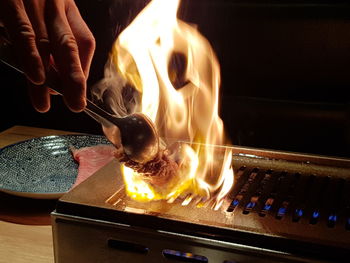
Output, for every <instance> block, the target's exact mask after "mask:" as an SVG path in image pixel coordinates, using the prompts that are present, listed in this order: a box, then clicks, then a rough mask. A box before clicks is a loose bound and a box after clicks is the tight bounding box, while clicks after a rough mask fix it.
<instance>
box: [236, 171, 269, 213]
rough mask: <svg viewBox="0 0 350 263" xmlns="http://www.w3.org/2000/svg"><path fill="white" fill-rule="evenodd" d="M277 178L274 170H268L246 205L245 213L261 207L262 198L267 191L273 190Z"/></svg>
mask: <svg viewBox="0 0 350 263" xmlns="http://www.w3.org/2000/svg"><path fill="white" fill-rule="evenodd" d="M275 179H276V176H274V175H273V171H272V170H267V171H266V173H265V175H264V177H263V179H262V180H261V182H260V184H259V185H258V188H257V189H256V191H255V193H254V194H253V195H252V196H251V198H250V202H248V203H247V204H246V205H245V208H244V210H243V214H249V212H251V211H255V210H256V209H257V208H259V207H261V205H262V201H261V200H264V199H265V197H266V195H267V193H269V192H270V191H271V188H272V186H273V181H274V180H275ZM259 210H260V209H259Z"/></svg>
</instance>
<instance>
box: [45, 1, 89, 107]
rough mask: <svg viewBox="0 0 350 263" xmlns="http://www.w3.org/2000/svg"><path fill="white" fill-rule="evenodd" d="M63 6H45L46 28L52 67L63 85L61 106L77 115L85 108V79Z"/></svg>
mask: <svg viewBox="0 0 350 263" xmlns="http://www.w3.org/2000/svg"><path fill="white" fill-rule="evenodd" d="M64 4H65V1H62V0H52V1H48V2H47V6H46V10H47V12H46V25H47V30H48V35H49V39H50V45H51V48H52V54H53V57H54V60H55V64H56V66H57V68H58V71H59V73H60V76H61V78H62V81H63V86H62V93H63V95H64V99H65V102H66V104H67V106H68V107H69V108H70V109H71V110H72V111H77V112H79V111H82V110H83V109H84V108H85V105H86V100H85V98H86V78H85V75H84V72H83V69H82V66H81V63H80V58H79V49H78V45H77V41H76V39H75V37H74V35H73V33H72V30H71V28H70V26H69V24H68V20H67V17H66V13H65V6H64Z"/></svg>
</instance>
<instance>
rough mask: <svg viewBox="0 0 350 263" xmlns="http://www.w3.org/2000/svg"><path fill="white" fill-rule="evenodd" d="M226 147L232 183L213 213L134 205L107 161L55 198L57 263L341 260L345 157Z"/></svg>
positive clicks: (346, 213) (347, 222) (348, 235)
mask: <svg viewBox="0 0 350 263" xmlns="http://www.w3.org/2000/svg"><path fill="white" fill-rule="evenodd" d="M232 149H233V154H234V158H233V166H234V168H235V182H234V186H233V188H232V189H231V191H230V193H229V195H228V196H227V198H226V199H225V200H224V202H223V204H222V205H221V207H220V208H219V209H218V210H214V209H213V208H212V204H211V203H210V202H207V203H205V205H204V206H203V207H198V206H197V202H196V201H195V200H192V201H191V202H189V203H188V204H187V202H186V197H182V198H178V199H177V200H175V202H173V203H167V202H165V201H154V202H148V203H139V202H136V201H134V200H132V199H130V198H128V197H127V196H126V195H125V192H124V188H123V183H122V180H121V178H120V172H119V166H118V163H117V162H116V161H113V162H111V163H109V164H108V165H107V166H105V167H103V168H102V169H101V170H100V171H98V172H97V173H96V174H94V175H93V176H91V177H90V178H89V179H88V180H87V181H85V182H83V183H82V184H81V185H79V186H78V187H76V188H75V189H74V190H72V191H71V192H69V193H68V194H66V195H65V196H64V197H63V198H61V199H60V200H59V202H58V205H57V209H56V211H55V212H54V213H53V227H54V243H55V258H56V261H57V262H71V260H72V259H75V260H77V262H118V261H119V262H215V263H219V262H220V263H223V262H226V263H230V262H237V263H238V262H346V260H345V259H344V258H346V257H347V256H348V255H350V196H349V195H350V179H349V171H350V161H349V160H347V159H340V158H331V157H324V156H315V155H305V154H297V153H289V152H288V153H287V152H277V151H268V150H258V149H253V148H242V147H232Z"/></svg>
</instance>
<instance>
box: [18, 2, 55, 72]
mask: <svg viewBox="0 0 350 263" xmlns="http://www.w3.org/2000/svg"><path fill="white" fill-rule="evenodd" d="M45 3H46V1H43V0H26V1H24V5H25V9H26V11H27V15H28V17H29V20H30V22H31V24H32V27H33V29H34V32H35V36H36V45H37V48H38V50H39V54H40V56H41V60H42V62H43V65H44V67H45V69H47V67H48V64H49V58H50V42H49V37H48V34H47V30H46V25H45V15H44V12H45Z"/></svg>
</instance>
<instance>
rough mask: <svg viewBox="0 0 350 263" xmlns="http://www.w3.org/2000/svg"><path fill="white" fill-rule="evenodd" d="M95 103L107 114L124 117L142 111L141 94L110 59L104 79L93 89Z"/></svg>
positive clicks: (105, 69)
mask: <svg viewBox="0 0 350 263" xmlns="http://www.w3.org/2000/svg"><path fill="white" fill-rule="evenodd" d="M91 96H92V99H93V101H94V102H95V103H96V104H97V105H99V106H100V107H102V108H103V109H105V110H106V111H107V112H109V113H111V114H113V115H116V116H117V117H124V116H126V115H129V114H132V113H135V112H137V111H140V110H139V109H140V106H141V94H140V93H139V92H138V91H137V90H136V89H135V88H134V87H133V86H132V85H131V84H129V83H128V82H127V81H126V80H125V79H124V78H123V77H122V76H121V75H120V74H119V73H118V71H117V68H116V66H115V65H114V63H113V61H112V58H111V57H110V58H109V59H108V61H107V63H106V65H105V68H104V78H103V79H102V80H100V81H99V82H97V83H96V84H95V85H94V86H93V87H92V88H91Z"/></svg>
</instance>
